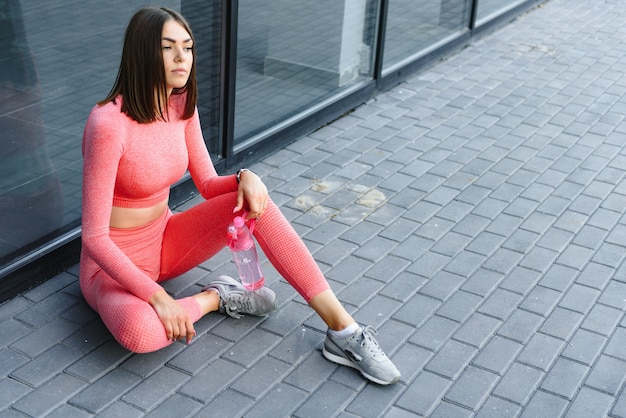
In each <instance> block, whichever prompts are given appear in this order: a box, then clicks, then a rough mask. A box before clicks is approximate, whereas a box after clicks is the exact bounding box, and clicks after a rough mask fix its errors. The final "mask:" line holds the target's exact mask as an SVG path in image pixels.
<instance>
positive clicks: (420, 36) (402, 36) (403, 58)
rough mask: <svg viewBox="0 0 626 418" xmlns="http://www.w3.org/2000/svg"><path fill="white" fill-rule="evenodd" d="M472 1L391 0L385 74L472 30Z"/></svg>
mask: <svg viewBox="0 0 626 418" xmlns="http://www.w3.org/2000/svg"><path fill="white" fill-rule="evenodd" d="M470 5H471V1H470V0H389V5H388V10H387V24H386V30H385V43H384V52H383V74H384V73H386V72H389V71H391V70H393V69H394V68H398V67H400V66H402V65H404V64H405V63H408V62H410V61H414V60H415V59H416V58H418V57H419V56H421V55H425V54H426V53H428V52H430V51H432V50H433V49H435V48H436V47H437V46H439V45H441V44H442V43H444V42H446V41H447V40H449V39H450V38H451V37H454V36H457V35H458V34H459V33H461V32H464V31H466V30H468V26H469V15H470Z"/></svg>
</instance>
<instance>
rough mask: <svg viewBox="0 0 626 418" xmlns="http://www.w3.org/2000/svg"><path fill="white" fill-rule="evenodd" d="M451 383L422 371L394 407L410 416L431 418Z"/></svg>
mask: <svg viewBox="0 0 626 418" xmlns="http://www.w3.org/2000/svg"><path fill="white" fill-rule="evenodd" d="M451 384H452V381H450V380H448V379H445V378H443V377H441V376H439V375H437V374H433V373H429V372H428V371H423V372H422V373H420V374H419V375H418V376H417V378H416V379H415V381H414V382H413V383H412V384H411V385H410V386H409V387H408V388H407V389H406V391H405V392H404V393H403V394H402V396H401V397H400V398H399V399H398V401H397V402H396V405H397V406H399V407H401V408H404V409H406V410H409V411H411V413H412V414H420V415H423V416H432V411H433V410H434V409H435V408H436V407H437V405H439V403H440V401H441V399H442V398H443V395H444V394H445V393H446V391H447V390H448V388H449V387H450V385H451Z"/></svg>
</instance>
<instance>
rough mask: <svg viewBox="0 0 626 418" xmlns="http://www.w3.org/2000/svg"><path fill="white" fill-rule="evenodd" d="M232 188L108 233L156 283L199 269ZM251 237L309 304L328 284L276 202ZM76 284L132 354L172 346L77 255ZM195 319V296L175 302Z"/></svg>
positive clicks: (221, 239)
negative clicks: (143, 223) (137, 225)
mask: <svg viewBox="0 0 626 418" xmlns="http://www.w3.org/2000/svg"><path fill="white" fill-rule="evenodd" d="M236 202H237V193H236V192H229V193H225V194H222V195H219V196H217V197H214V198H212V199H210V200H207V201H204V202H202V203H200V204H198V205H196V206H194V207H192V208H191V209H188V210H186V211H185V212H182V213H175V214H172V213H171V212H167V213H165V214H164V215H163V216H162V217H161V218H160V219H158V220H156V221H154V222H152V223H150V224H148V225H146V226H144V227H141V228H136V229H128V230H126V229H111V238H112V239H113V240H114V242H115V243H116V244H117V245H118V246H119V247H120V248H121V249H122V251H124V253H125V254H127V255H128V257H130V259H131V260H132V261H133V262H134V263H135V264H136V265H137V266H139V267H140V268H141V269H142V270H144V271H145V272H146V273H147V274H148V275H149V276H150V277H152V278H153V279H154V280H155V281H157V282H164V281H166V280H169V279H172V278H175V277H177V276H179V275H181V274H182V273H184V272H186V271H188V270H190V269H192V268H194V267H196V266H198V265H199V264H200V263H202V262H204V261H206V260H207V259H209V258H211V257H212V256H213V255H215V254H216V253H218V252H219V251H221V250H222V249H223V248H224V247H225V245H226V227H227V225H228V224H229V223H231V222H232V219H233V208H234V207H235V204H236ZM254 236H255V238H256V239H257V241H258V243H259V245H260V247H261V249H262V250H263V252H264V253H265V254H266V255H267V257H268V259H269V260H270V262H271V263H272V265H273V266H274V267H275V268H276V270H278V272H279V273H280V274H281V275H282V276H283V277H284V278H285V279H286V280H287V281H288V282H289V283H290V284H291V285H292V286H293V287H294V288H295V289H296V290H297V291H298V293H300V295H302V297H303V298H304V299H305V300H306V301H307V302H308V301H310V300H311V299H312V298H313V297H314V296H316V295H318V294H319V293H321V292H323V291H324V290H327V289H329V285H328V282H327V281H326V279H325V278H324V276H323V274H322V272H321V271H320V269H319V267H318V265H317V263H316V262H315V260H314V259H313V257H312V255H311V253H310V252H309V251H308V249H307V248H306V246H305V245H304V242H302V239H301V238H300V237H299V236H298V234H297V233H296V232H295V231H294V229H293V228H292V226H291V225H290V224H289V222H288V221H287V219H286V218H285V217H284V215H283V214H282V213H281V212H280V210H279V209H278V207H277V206H276V205H275V204H274V202H272V201H269V203H268V207H267V209H266V211H265V213H264V215H263V217H262V218H261V219H259V220H258V221H257V223H256V226H255V229H254ZM80 285H81V290H82V292H83V295H84V297H85V300H86V301H87V303H88V304H89V305H90V306H91V307H92V308H93V309H94V310H96V311H97V312H98V313H99V314H100V317H101V318H102V320H103V322H104V323H105V325H106V326H107V328H108V329H109V330H110V331H111V333H112V334H113V336H114V337H115V339H116V340H117V341H118V342H119V343H120V344H121V345H123V346H124V347H125V348H127V349H128V350H130V351H133V352H136V353H144V352H151V351H156V350H158V349H161V348H163V347H165V346H167V345H169V344H170V343H171V341H169V340H168V338H167V336H166V334H165V328H164V327H163V324H162V322H161V320H160V319H159V317H158V316H157V314H156V312H155V310H154V309H153V308H152V306H151V305H150V304H149V303H148V302H146V301H144V300H142V299H140V298H138V297H136V296H135V295H133V294H132V293H130V292H129V291H127V290H126V289H125V288H124V287H122V286H121V285H120V284H118V282H116V281H115V280H114V279H113V278H111V277H110V276H108V275H107V274H106V273H104V272H103V271H102V270H101V269H100V268H99V267H98V266H97V265H95V263H93V261H92V260H90V259H88V257H86V256H83V259H81V271H80ZM178 302H179V303H180V304H181V305H182V306H183V307H184V308H185V310H186V311H187V312H188V314H189V316H190V318H191V320H192V321H193V322H196V321H197V320H198V319H200V317H201V309H200V306H199V305H198V303H197V302H196V300H195V299H194V298H192V297H186V298H183V299H178Z"/></svg>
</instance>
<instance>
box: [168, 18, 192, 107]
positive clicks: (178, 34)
mask: <svg viewBox="0 0 626 418" xmlns="http://www.w3.org/2000/svg"><path fill="white" fill-rule="evenodd" d="M161 48H162V49H163V66H164V68H165V83H166V85H167V94H168V96H169V94H170V93H171V92H172V90H173V89H175V88H181V87H184V86H185V84H187V80H188V79H189V74H190V73H191V66H192V65H193V41H192V40H191V35H189V32H187V31H186V30H185V28H184V27H183V26H182V25H181V24H180V23H178V22H177V21H175V20H168V21H166V22H165V24H163V32H162V35H161Z"/></svg>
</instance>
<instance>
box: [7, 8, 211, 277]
mask: <svg viewBox="0 0 626 418" xmlns="http://www.w3.org/2000/svg"><path fill="white" fill-rule="evenodd" d="M146 3H151V2H150V1H148V2H146V1H144V0H142V1H127V2H116V3H115V4H114V5H113V4H112V3H109V2H102V1H97V0H83V1H79V2H76V1H67V0H59V1H37V2H32V1H28V2H27V1H19V0H0V42H1V43H2V45H3V47H2V48H1V49H0V214H1V215H0V269H1V268H2V267H4V266H7V265H8V264H9V263H11V262H13V261H15V260H17V259H19V258H22V257H23V256H24V255H26V254H27V253H28V252H31V251H33V250H35V249H37V248H38V247H40V246H41V245H42V244H44V243H47V242H48V241H51V240H52V239H54V238H56V237H59V236H60V235H62V234H63V233H65V232H69V231H71V230H73V229H74V228H76V227H78V226H79V225H80V216H81V212H80V209H81V178H82V154H81V138H82V132H83V128H84V126H85V121H86V119H87V116H88V114H89V112H90V111H91V109H92V107H93V106H94V105H95V103H96V102H97V101H98V100H101V99H103V98H104V97H105V96H106V95H107V93H108V92H109V90H110V88H111V87H112V85H113V82H114V80H115V77H116V75H117V69H118V65H119V59H120V55H121V46H122V40H123V36H124V31H125V29H126V25H127V24H128V21H129V19H130V17H131V16H132V15H133V14H134V13H135V11H136V10H137V9H138V8H139V7H141V6H142V5H144V4H146ZM181 3H182V4H181ZM205 3H219V2H202V1H199V0H195V1H182V2H181V1H180V0H177V1H173V0H159V1H158V2H157V1H153V2H152V4H155V5H157V4H158V5H160V6H167V7H171V8H173V9H175V10H178V11H182V12H183V14H188V15H189V16H188V17H193V19H189V20H190V21H191V24H192V28H193V29H194V35H196V38H197V39H198V38H200V39H199V41H198V49H199V52H198V53H199V55H200V57H199V59H200V60H201V65H202V66H203V68H204V69H205V71H199V74H201V76H200V77H199V79H200V84H201V92H200V99H201V100H203V104H202V106H200V108H201V113H202V115H203V116H204V117H205V118H206V120H203V127H204V128H205V129H206V130H208V132H209V135H211V136H215V135H214V134H215V132H217V129H216V128H215V124H216V122H215V121H216V119H218V118H217V117H216V109H217V110H219V106H218V105H216V104H215V103H216V102H217V103H219V100H216V99H215V94H218V93H219V88H214V85H216V84H219V79H218V77H217V76H216V73H217V70H216V69H215V68H218V67H219V64H218V62H217V58H216V53H215V52H214V51H213V50H212V49H211V48H213V47H214V45H215V43H219V42H221V40H220V38H219V36H216V33H217V34H219V32H220V29H219V27H218V25H217V24H216V19H217V20H219V17H221V5H219V7H217V9H218V11H217V12H216V11H214V10H213V9H214V8H215V7H214V6H211V5H207V4H205ZM198 16H201V18H199V17H198ZM216 16H217V17H216ZM196 30H197V32H198V34H196V33H195V32H196ZM217 56H219V50H218V53H217ZM215 92H218V93H215ZM205 135H206V133H205ZM209 135H206V136H209Z"/></svg>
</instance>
